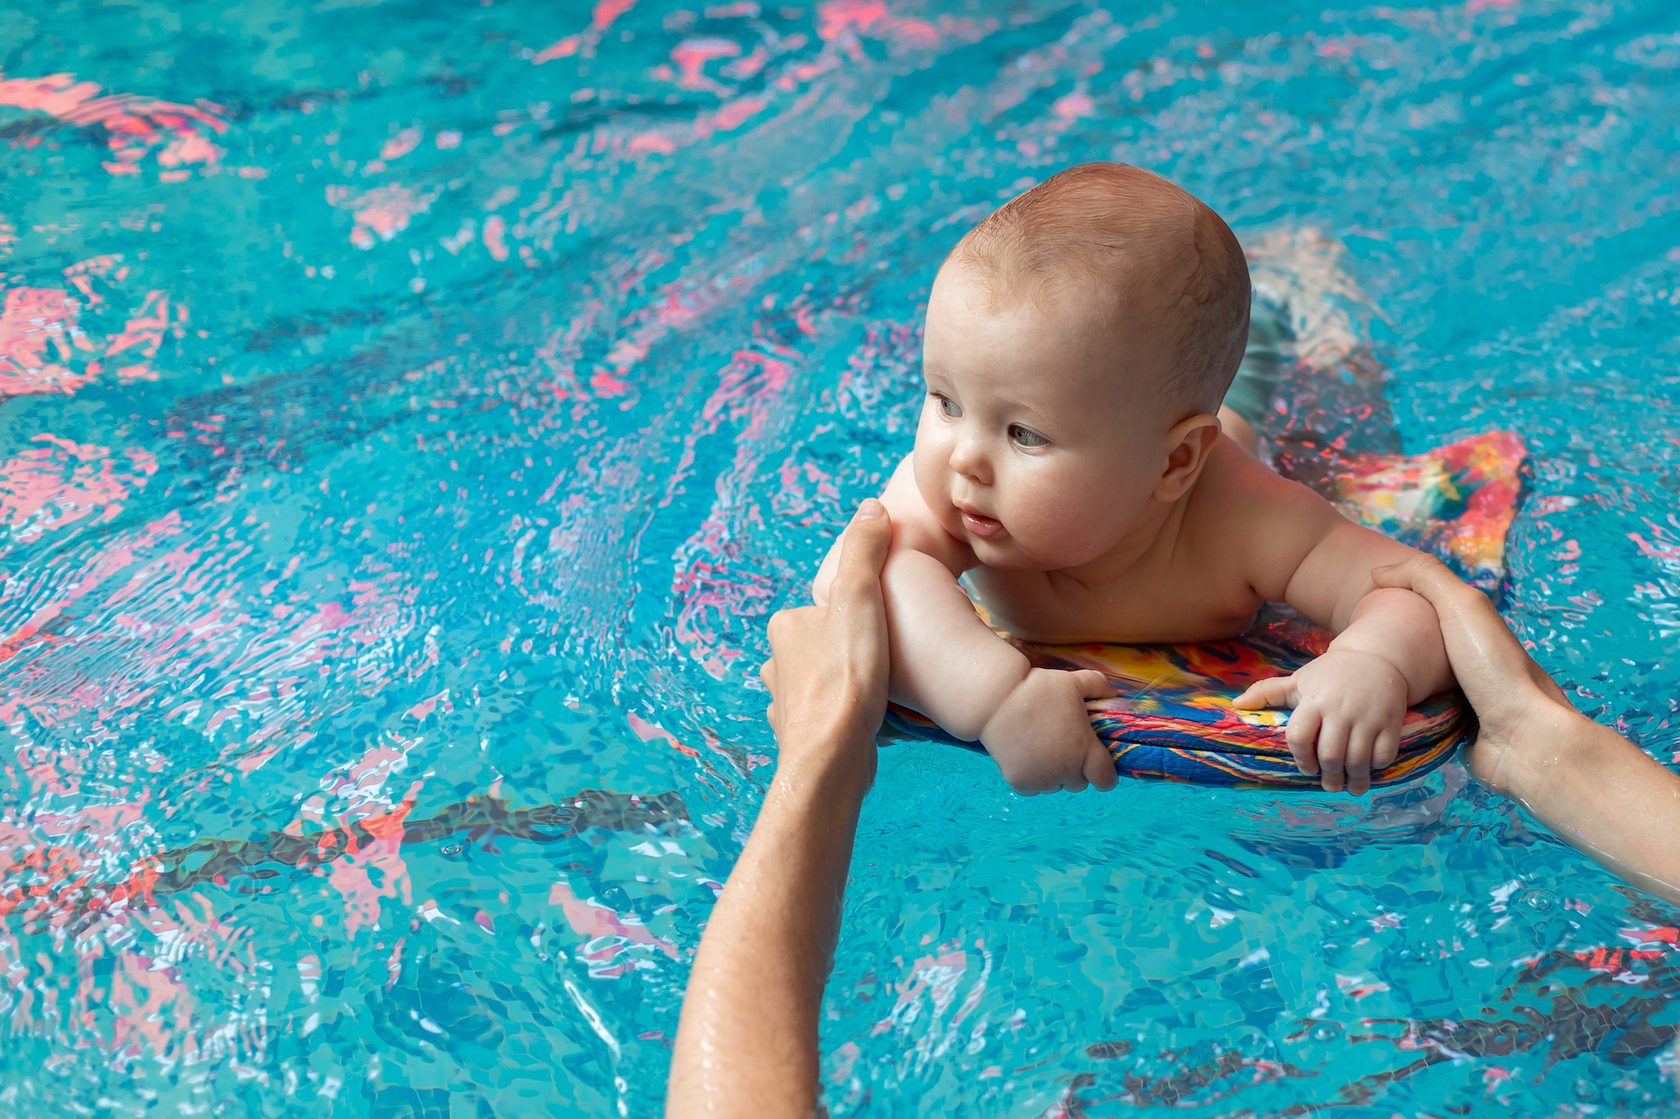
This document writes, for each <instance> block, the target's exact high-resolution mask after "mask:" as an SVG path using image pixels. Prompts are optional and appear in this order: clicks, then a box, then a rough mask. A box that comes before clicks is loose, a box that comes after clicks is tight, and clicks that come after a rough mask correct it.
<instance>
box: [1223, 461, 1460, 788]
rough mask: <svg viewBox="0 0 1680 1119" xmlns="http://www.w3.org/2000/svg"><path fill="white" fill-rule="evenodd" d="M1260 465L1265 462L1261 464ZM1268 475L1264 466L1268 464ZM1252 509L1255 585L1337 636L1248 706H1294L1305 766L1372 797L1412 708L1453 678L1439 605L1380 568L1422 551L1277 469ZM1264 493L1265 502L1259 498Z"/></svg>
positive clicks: (1255, 693) (1295, 735)
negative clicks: (1393, 582) (1384, 576)
mask: <svg viewBox="0 0 1680 1119" xmlns="http://www.w3.org/2000/svg"><path fill="white" fill-rule="evenodd" d="M1256 465H1258V464H1256ZM1260 469H1261V470H1264V467H1260ZM1266 475H1267V476H1266V477H1265V478H1263V479H1260V478H1256V479H1253V480H1252V481H1253V482H1254V488H1255V489H1258V490H1259V491H1260V492H1259V493H1257V494H1252V495H1251V497H1250V501H1251V502H1252V504H1249V505H1248V506H1247V507H1248V508H1251V509H1262V510H1264V511H1265V516H1264V518H1263V519H1261V520H1260V522H1259V523H1255V524H1252V525H1251V530H1252V531H1253V533H1254V534H1255V539H1256V540H1258V541H1261V544H1260V546H1259V547H1257V548H1256V549H1255V550H1254V553H1253V554H1254V555H1255V557H1256V558H1257V560H1258V561H1259V564H1260V570H1259V571H1258V572H1257V575H1258V578H1257V580H1256V583H1255V586H1256V589H1257V590H1258V591H1259V592H1260V593H1261V595H1262V597H1264V598H1267V599H1268V600H1270V601H1274V602H1275V601H1280V600H1281V601H1283V602H1287V603H1288V604H1289V605H1290V606H1292V607H1294V608H1295V609H1296V610H1297V611H1299V612H1300V613H1302V614H1303V615H1305V616H1306V617H1308V618H1310V619H1311V620H1312V621H1314V622H1316V623H1318V624H1319V625H1322V626H1324V627H1326V628H1327V629H1329V630H1330V631H1331V632H1333V633H1335V634H1336V638H1335V640H1333V641H1332V642H1331V643H1330V647H1329V649H1328V650H1326V652H1325V654H1324V655H1323V656H1321V657H1319V658H1317V659H1316V660H1314V661H1312V662H1310V663H1309V664H1307V665H1304V666H1303V667H1302V668H1301V670H1300V671H1299V672H1296V673H1295V674H1294V675H1292V676H1286V677H1278V678H1276V679H1272V680H1265V681H1262V682H1260V683H1258V684H1255V685H1254V686H1253V687H1251V688H1249V689H1248V691H1246V692H1244V693H1243V694H1242V695H1241V696H1239V697H1237V700H1236V705H1237V706H1239V707H1267V706H1285V707H1293V708H1294V709H1295V711H1294V714H1292V715H1291V716H1290V719H1289V730H1288V732H1287V740H1288V742H1289V748H1290V752H1291V753H1293V754H1294V756H1295V760H1296V762H1297V764H1299V766H1300V768H1301V772H1302V773H1306V774H1312V773H1315V772H1318V773H1320V774H1321V778H1322V781H1321V783H1322V785H1323V787H1324V789H1325V790H1326V791H1328V792H1338V791H1340V790H1341V788H1342V786H1343V782H1344V779H1345V781H1346V785H1347V788H1348V791H1349V792H1351V793H1354V794H1356V795H1357V794H1360V793H1363V792H1365V790H1366V789H1367V788H1369V787H1370V773H1371V771H1372V770H1373V769H1382V768H1384V767H1386V766H1388V765H1390V764H1392V763H1393V761H1394V758H1395V755H1396V754H1397V753H1398V751H1399V748H1400V725H1401V721H1402V720H1403V719H1404V718H1405V714H1406V708H1407V707H1408V706H1410V705H1411V704H1414V703H1417V702H1419V701H1420V700H1422V699H1424V698H1426V697H1428V696H1431V695H1434V694H1435V693H1436V692H1440V691H1445V690H1446V689H1447V688H1449V687H1451V686H1452V684H1453V676H1452V670H1451V667H1450V666H1449V665H1448V663H1447V653H1446V646H1445V645H1444V643H1443V642H1442V639H1441V628H1440V624H1439V622H1438V621H1437V619H1436V617H1435V612H1434V610H1433V609H1432V608H1431V607H1430V605H1429V603H1428V602H1427V601H1425V600H1424V599H1423V598H1422V597H1421V596H1419V595H1417V594H1414V593H1412V592H1410V591H1401V593H1399V594H1395V593H1394V592H1395V590H1397V589H1398V588H1379V587H1377V586H1376V585H1375V584H1374V583H1372V582H1371V578H1370V569H1371V567H1374V566H1381V565H1383V564H1389V563H1397V562H1401V561H1403V560H1405V559H1406V558H1407V557H1409V556H1411V555H1414V554H1415V553H1414V552H1413V550H1412V549H1411V548H1408V547H1407V546H1406V545H1404V544H1401V543H1399V542H1398V541H1395V540H1390V539H1389V538H1388V537H1386V536H1383V535H1382V534H1381V533H1378V532H1373V531H1371V530H1370V529H1367V528H1362V527H1360V526H1359V525H1356V524H1354V523H1352V522H1351V521H1349V520H1347V519H1346V518H1344V517H1343V516H1342V515H1341V514H1340V513H1338V512H1337V511H1336V510H1335V508H1334V507H1333V506H1332V505H1330V504H1329V502H1327V501H1325V500H1324V499H1323V498H1321V497H1319V496H1318V495H1317V494H1314V493H1312V492H1311V491H1310V490H1307V489H1306V488H1305V487H1303V486H1299V485H1297V484H1296V483H1293V482H1289V481H1286V480H1284V479H1282V478H1278V477H1277V476H1276V475H1273V474H1271V473H1270V472H1269V471H1266ZM1253 497H1259V498H1260V500H1258V501H1254V500H1253Z"/></svg>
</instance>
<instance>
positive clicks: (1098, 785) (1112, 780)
mask: <svg viewBox="0 0 1680 1119" xmlns="http://www.w3.org/2000/svg"><path fill="white" fill-rule="evenodd" d="M1085 780H1087V781H1089V782H1090V783H1091V787H1092V788H1093V789H1096V790H1097V791H1098V792H1101V793H1106V792H1108V791H1109V790H1110V789H1112V788H1114V786H1115V785H1117V784H1119V782H1120V774H1119V773H1118V772H1117V771H1116V770H1115V768H1114V759H1113V758H1112V757H1111V756H1109V753H1108V747H1106V746H1104V745H1103V744H1102V743H1100V742H1099V743H1097V744H1096V745H1095V746H1093V747H1092V748H1091V750H1090V752H1089V753H1087V754H1086V755H1085Z"/></svg>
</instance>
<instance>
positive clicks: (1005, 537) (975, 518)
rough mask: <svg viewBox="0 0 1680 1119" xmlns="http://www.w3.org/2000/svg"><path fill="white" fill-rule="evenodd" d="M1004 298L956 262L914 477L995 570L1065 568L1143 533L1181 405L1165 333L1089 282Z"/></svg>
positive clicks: (928, 374) (942, 301)
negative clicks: (1083, 287) (1103, 302)
mask: <svg viewBox="0 0 1680 1119" xmlns="http://www.w3.org/2000/svg"><path fill="white" fill-rule="evenodd" d="M1004 295H1005V297H1004V298H1003V299H1000V300H998V299H994V298H993V296H992V293H991V292H990V291H989V289H988V288H987V287H986V286H985V284H984V282H983V280H982V278H981V277H980V276H979V275H978V274H977V273H975V272H974V270H973V268H972V266H970V265H967V264H965V263H963V262H961V261H959V260H956V259H953V260H951V261H948V262H947V263H946V265H945V267H944V268H943V269H941V270H940V273H939V276H938V278H937V279H936V280H935V281H934V285H933V291H932V293H931V294H930V296H929V299H928V312H927V329H926V333H925V339H924V348H923V356H922V365H923V376H924V378H925V379H926V381H927V398H926V400H925V401H924V403H923V406H922V416H921V422H920V425H919V426H918V427H917V429H916V448H915V452H914V456H913V461H914V466H915V475H916V485H917V488H918V489H919V490H920V491H921V495H922V498H923V500H924V501H926V502H927V505H928V508H929V509H931V510H932V511H933V513H934V516H935V517H936V518H938V520H939V522H940V524H941V525H942V526H943V527H944V529H945V531H947V532H949V533H950V534H951V535H952V536H955V537H956V538H957V539H959V540H963V541H966V542H967V543H968V544H969V545H970V546H971V547H972V548H973V549H974V553H975V556H976V558H978V559H979V561H980V562H981V563H983V564H986V565H987V566H991V567H1000V568H1018V569H1038V570H1054V571H1067V570H1070V569H1077V568H1080V567H1083V566H1085V565H1089V564H1093V563H1096V562H1098V561H1100V560H1102V559H1103V558H1104V557H1106V556H1109V555H1111V554H1113V553H1115V552H1117V551H1118V550H1120V549H1121V548H1123V547H1125V546H1126V545H1127V544H1128V542H1129V541H1130V540H1132V538H1133V537H1134V536H1135V535H1136V534H1137V533H1139V532H1141V531H1144V530H1145V529H1146V528H1147V527H1148V525H1149V520H1150V513H1151V511H1153V510H1158V509H1159V508H1160V506H1159V505H1158V504H1157V503H1156V502H1155V501H1154V500H1153V497H1152V494H1153V491H1154V487H1155V484H1156V482H1157V481H1158V480H1159V478H1160V476H1161V472H1162V470H1163V469H1164V468H1165V465H1166V451H1167V446H1166V435H1167V431H1168V429H1169V428H1170V427H1171V426H1172V424H1173V423H1174V422H1176V421H1177V420H1178V419H1181V418H1182V417H1181V416H1176V415H1170V414H1169V412H1170V409H1169V408H1168V405H1167V403H1166V401H1165V399H1164V397H1163V394H1162V393H1161V392H1160V391H1159V389H1158V387H1157V386H1159V385H1160V384H1161V383H1162V382H1163V375H1164V370H1165V366H1164V361H1163V357H1162V355H1161V354H1160V353H1159V352H1158V350H1159V345H1158V344H1156V345H1151V344H1150V340H1152V339H1153V337H1154V335H1155V333H1156V332H1153V331H1147V330H1139V329H1136V328H1135V326H1134V327H1131V328H1128V324H1127V323H1125V322H1120V321H1116V320H1117V319H1120V318H1122V317H1123V318H1135V317H1136V316H1132V315H1125V316H1121V315H1118V314H1116V313H1115V312H1114V311H1113V309H1112V308H1110V309H1109V310H1108V311H1106V312H1105V311H1103V310H1101V309H1099V308H1098V306H1097V305H1096V303H1095V301H1094V300H1093V299H1091V298H1089V297H1087V296H1084V295H1082V294H1080V293H1078V292H1068V293H1065V294H1063V295H1060V296H1054V297H1048V298H1044V299H1041V300H1039V302H1040V303H1043V304H1044V306H1038V305H1035V303H1034V301H1032V300H1030V299H1026V298H1019V299H1016V298H1009V297H1008V294H1007V293H1004Z"/></svg>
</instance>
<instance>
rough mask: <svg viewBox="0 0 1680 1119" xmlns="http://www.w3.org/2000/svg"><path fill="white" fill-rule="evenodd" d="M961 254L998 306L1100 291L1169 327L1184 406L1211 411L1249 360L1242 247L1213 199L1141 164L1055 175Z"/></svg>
mask: <svg viewBox="0 0 1680 1119" xmlns="http://www.w3.org/2000/svg"><path fill="white" fill-rule="evenodd" d="M951 259H954V260H958V261H961V262H963V263H965V264H969V265H971V266H975V269H976V272H977V273H978V274H979V277H980V278H981V281H982V283H983V284H984V285H985V286H986V288H987V289H988V291H989V293H990V295H991V297H992V299H993V302H994V303H996V302H999V301H1001V300H1002V299H1004V298H1009V297H1013V296H1014V295H1015V294H1016V293H1022V292H1024V293H1025V294H1026V295H1027V296H1028V297H1029V298H1031V299H1032V300H1033V301H1034V302H1035V303H1039V304H1041V305H1042V304H1043V303H1044V301H1046V300H1049V299H1054V298H1055V297H1056V296H1057V295H1059V294H1061V293H1063V292H1066V291H1067V290H1068V289H1070V288H1076V287H1078V288H1086V287H1090V288H1094V290H1095V291H1096V292H1097V293H1098V295H1099V297H1100V298H1101V299H1103V300H1105V301H1112V305H1113V306H1114V307H1116V308H1117V309H1126V310H1129V311H1130V312H1131V314H1130V315H1129V316H1127V317H1129V318H1130V319H1132V320H1133V321H1132V323H1131V324H1130V325H1131V326H1132V328H1133V329H1137V328H1139V327H1140V326H1141V327H1146V328H1147V329H1153V330H1160V331H1163V332H1165V337H1164V338H1163V341H1164V342H1165V343H1166V346H1167V351H1168V352H1169V353H1170V354H1172V355H1173V357H1172V363H1171V368H1170V370H1169V371H1168V374H1167V383H1166V384H1165V385H1163V386H1162V388H1163V390H1164V391H1165V393H1166V394H1167V395H1168V396H1170V397H1172V398H1174V402H1175V403H1178V404H1182V405H1184V406H1188V407H1194V408H1196V409H1198V410H1201V411H1207V412H1211V411H1213V410H1214V409H1215V408H1217V407H1218V406H1219V401H1220V400H1221V399H1222V398H1223V397H1224V395H1225V391H1226V390H1227V389H1228V388H1230V386H1231V378H1232V377H1233V376H1234V375H1235V374H1236V371H1237V365H1238V364H1239V363H1240V362H1241V361H1242V355H1243V347H1244V345H1245V344H1246V343H1247V341H1248V303H1249V282H1248V263H1247V261H1246V260H1245V259H1244V257H1243V251H1242V246H1241V245H1239V244H1238V243H1237V238H1236V236H1235V235H1234V234H1233V233H1232V232H1231V230H1230V228H1229V227H1228V226H1226V224H1225V223H1224V222H1223V221H1222V220H1220V217H1219V215H1218V214H1216V213H1214V212H1213V211H1212V210H1211V209H1209V208H1208V206H1207V205H1206V203H1204V202H1202V201H1201V200H1200V199H1198V198H1196V197H1195V196H1194V195H1192V194H1190V193H1189V192H1188V191H1185V190H1183V189H1182V188H1180V187H1178V186H1175V185H1173V184H1172V183H1170V182H1168V181H1167V180H1166V179H1163V178H1161V176H1159V175H1155V174H1151V173H1150V172H1148V171H1144V170H1142V169H1140V168H1137V167H1132V166H1130V165H1128V164H1124V163H1082V164H1079V165H1078V166H1075V167H1070V168H1068V169H1067V170H1065V171H1062V172H1060V173H1059V174H1056V175H1053V176H1051V177H1050V178H1048V179H1046V180H1044V182H1042V183H1039V184H1038V185H1037V186H1035V187H1033V188H1032V189H1031V190H1028V191H1027V192H1026V193H1024V194H1020V195H1017V196H1016V197H1015V198H1013V199H1011V200H1010V201H1008V202H1006V203H1004V204H1003V205H1002V206H1000V207H999V208H998V209H996V210H994V211H993V212H992V213H991V215H990V216H989V217H987V218H986V220H984V221H982V222H981V223H980V224H979V225H977V226H975V227H974V228H973V229H972V230H970V231H969V233H968V235H967V236H965V237H964V238H963V239H962V241H960V242H959V243H958V244H957V247H956V248H955V249H953V250H952V251H951ZM1139 309H1142V310H1143V312H1144V313H1145V314H1146V316H1147V322H1146V324H1138V323H1136V321H1135V320H1136V318H1137V315H1138V312H1139Z"/></svg>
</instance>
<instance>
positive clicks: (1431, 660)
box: [1330, 588, 1453, 704]
mask: <svg viewBox="0 0 1680 1119" xmlns="http://www.w3.org/2000/svg"><path fill="white" fill-rule="evenodd" d="M1330 647H1331V648H1333V649H1350V650H1358V651H1360V652H1366V653H1374V654H1376V655H1377V656H1379V657H1382V658H1383V659H1384V660H1386V661H1388V662H1389V663H1390V664H1392V665H1393V666H1394V667H1395V668H1396V669H1397V670H1399V672H1400V675H1402V676H1404V677H1405V678H1406V702H1407V703H1409V704H1410V703H1417V702H1419V701H1420V700H1423V699H1426V698H1428V697H1429V696H1432V695H1434V694H1435V693H1437V692H1443V691H1446V690H1447V689H1448V688H1450V687H1452V685H1453V675H1452V666H1451V664H1450V663H1449V662H1448V660H1447V647H1446V643H1445V642H1444V641H1443V640H1442V639H1441V625H1440V622H1439V621H1438V620H1437V618H1436V616H1435V608H1434V607H1433V606H1431V605H1429V602H1428V600H1426V599H1425V598H1423V596H1421V595H1418V594H1414V593H1413V592H1411V591H1408V590H1400V589H1398V588H1378V589H1376V590H1373V591H1371V592H1370V593H1369V594H1367V595H1365V597H1364V598H1362V599H1360V600H1359V603H1358V604H1357V605H1356V606H1355V607H1354V608H1353V612H1352V618H1351V620H1350V621H1349V622H1348V625H1347V628H1345V629H1344V630H1342V632H1341V633H1340V634H1338V635H1337V637H1336V639H1335V641H1333V642H1332V643H1331V646H1330Z"/></svg>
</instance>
